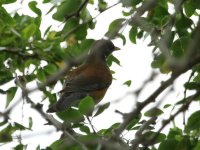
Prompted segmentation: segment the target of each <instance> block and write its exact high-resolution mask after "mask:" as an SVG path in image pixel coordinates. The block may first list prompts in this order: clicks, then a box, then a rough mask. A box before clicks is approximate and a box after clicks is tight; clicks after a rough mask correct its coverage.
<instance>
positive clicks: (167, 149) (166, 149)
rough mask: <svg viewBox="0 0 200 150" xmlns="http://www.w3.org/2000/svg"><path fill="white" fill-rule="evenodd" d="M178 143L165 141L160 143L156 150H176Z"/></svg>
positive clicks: (173, 140)
mask: <svg viewBox="0 0 200 150" xmlns="http://www.w3.org/2000/svg"><path fill="white" fill-rule="evenodd" d="M177 144H178V142H177V141H176V140H175V139H167V140H164V141H162V142H161V143H160V145H159V147H158V150H176V145H177Z"/></svg>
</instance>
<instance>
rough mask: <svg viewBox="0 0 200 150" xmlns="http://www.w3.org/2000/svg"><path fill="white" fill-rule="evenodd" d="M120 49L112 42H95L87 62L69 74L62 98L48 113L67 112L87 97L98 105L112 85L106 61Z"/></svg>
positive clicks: (102, 40)
mask: <svg viewBox="0 0 200 150" xmlns="http://www.w3.org/2000/svg"><path fill="white" fill-rule="evenodd" d="M119 49H120V48H118V47H116V46H114V44H113V43H112V41H111V40H107V39H100V40H97V41H95V42H94V43H93V44H92V46H91V48H90V51H89V53H88V55H87V56H86V59H85V61H84V62H83V63H82V64H81V65H80V66H78V67H77V68H75V69H72V70H71V71H70V72H69V73H68V75H67V78H66V81H65V84H64V86H63V89H62V90H61V92H60V93H61V96H60V98H59V99H58V101H57V102H56V103H54V104H53V105H52V106H51V107H50V108H49V109H48V110H47V112H48V113H54V112H62V111H65V110H67V109H69V108H70V107H72V106H74V105H76V104H77V103H79V102H80V100H81V99H83V98H84V97H86V96H90V97H92V98H93V100H94V102H95V104H98V103H99V102H100V101H101V100H102V99H103V97H104V96H105V94H106V92H107V89H108V88H109V86H110V85H111V83H112V73H111V70H110V69H109V67H108V65H107V62H106V60H107V58H108V56H109V55H110V54H111V53H112V52H113V51H116V50H119Z"/></svg>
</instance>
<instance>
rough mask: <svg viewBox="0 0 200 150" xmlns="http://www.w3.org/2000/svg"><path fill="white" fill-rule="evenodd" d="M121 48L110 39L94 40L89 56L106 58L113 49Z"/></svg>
mask: <svg viewBox="0 0 200 150" xmlns="http://www.w3.org/2000/svg"><path fill="white" fill-rule="evenodd" d="M116 50H119V48H118V47H115V46H114V44H113V43H112V41H110V40H105V39H102V40H98V41H96V42H94V44H93V45H92V48H91V50H90V53H89V56H91V57H95V58H100V59H103V60H105V59H106V58H107V57H108V56H109V55H110V54H111V53H112V52H113V51H116Z"/></svg>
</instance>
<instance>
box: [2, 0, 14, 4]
mask: <svg viewBox="0 0 200 150" xmlns="http://www.w3.org/2000/svg"><path fill="white" fill-rule="evenodd" d="M16 1H17V0H1V1H0V3H3V4H10V3H14V2H16Z"/></svg>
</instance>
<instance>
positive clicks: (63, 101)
mask: <svg viewBox="0 0 200 150" xmlns="http://www.w3.org/2000/svg"><path fill="white" fill-rule="evenodd" d="M86 95H87V94H86V93H85V92H77V93H70V94H69V93H64V94H63V95H62V96H61V97H60V99H59V100H58V101H57V102H56V103H55V104H53V105H52V106H51V107H50V108H49V109H48V110H47V113H54V112H60V111H64V110H66V109H68V108H70V107H71V106H74V105H75V104H76V103H78V102H79V101H80V100H81V99H82V98H84V97H85V96H86Z"/></svg>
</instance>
